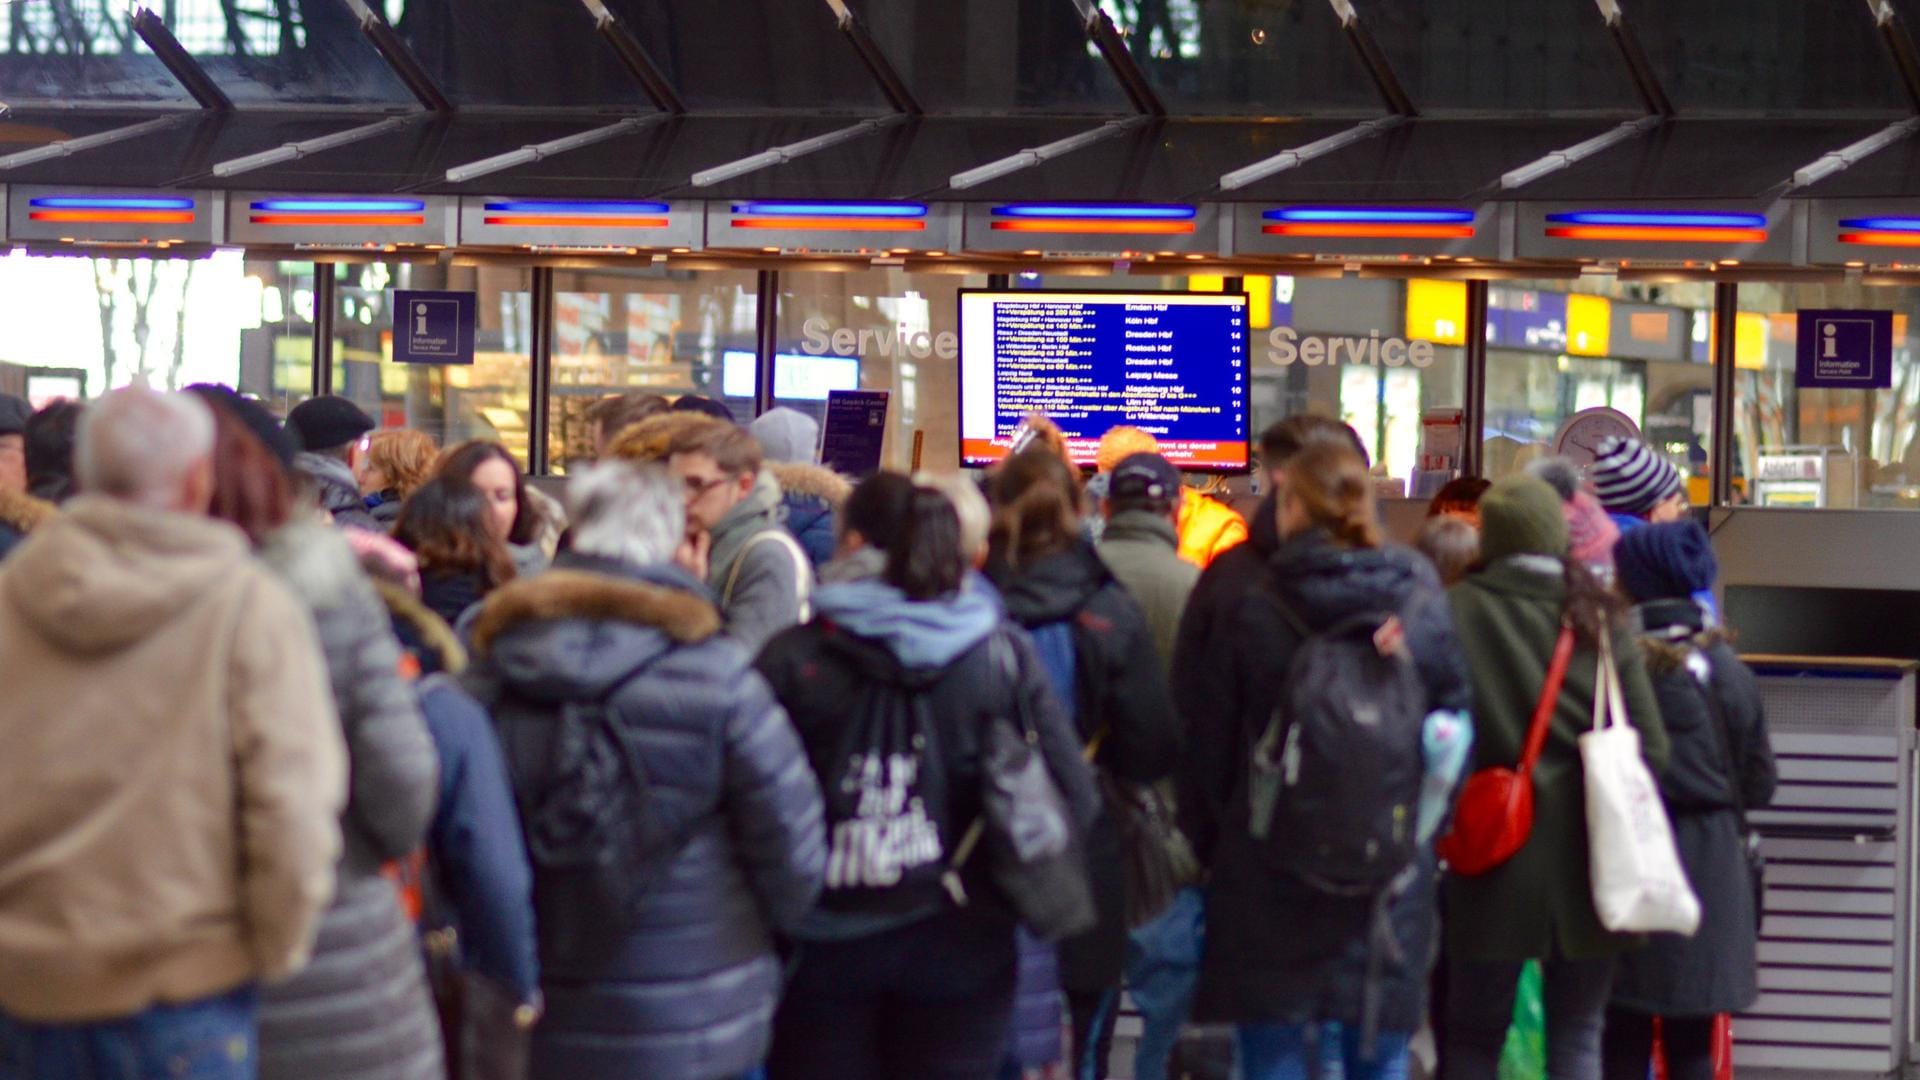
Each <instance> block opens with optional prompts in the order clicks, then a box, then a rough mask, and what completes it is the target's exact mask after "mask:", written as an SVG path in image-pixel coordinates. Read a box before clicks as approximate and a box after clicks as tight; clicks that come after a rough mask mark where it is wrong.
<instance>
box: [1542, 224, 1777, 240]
mask: <svg viewBox="0 0 1920 1080" xmlns="http://www.w3.org/2000/svg"><path fill="white" fill-rule="evenodd" d="M1547 235H1548V236H1553V237H1558V238H1560V239H1562V240H1632V241H1636V242H1649V243H1656V244H1658V243H1697V244H1715V243H1723V244H1760V243H1765V242H1766V239H1767V230H1765V229H1716V228H1698V227H1696V228H1679V229H1665V228H1649V227H1647V226H1645V225H1563V226H1557V227H1555V228H1550V229H1548V230H1547Z"/></svg>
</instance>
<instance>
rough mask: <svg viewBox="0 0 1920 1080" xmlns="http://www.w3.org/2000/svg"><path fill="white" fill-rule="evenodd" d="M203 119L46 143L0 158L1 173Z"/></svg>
mask: <svg viewBox="0 0 1920 1080" xmlns="http://www.w3.org/2000/svg"><path fill="white" fill-rule="evenodd" d="M203 115H204V114H202V113H176V114H174V115H173V116H162V117H160V118H159V119H157V120H145V121H142V122H140V123H138V124H128V125H127V126H126V127H118V128H114V129H113V130H111V131H102V132H98V133H96V134H93V135H82V136H80V137H79V138H77V139H65V140H62V141H60V142H56V143H48V144H47V145H45V146H36V147H34V148H33V149H31V150H20V151H16V152H15V153H11V154H8V155H6V156H5V157H0V170H5V169H18V168H21V167H23V166H27V165H33V164H35V163H37V162H42V161H52V160H53V159H54V158H63V157H72V156H73V155H75V154H79V153H83V152H85V151H88V150H94V149H98V148H99V147H102V146H111V145H113V144H114V143H119V142H125V141H127V140H128V139H137V138H140V137H141V136H143V135H152V134H153V133H155V132H157V131H165V130H166V129H168V128H171V127H176V126H178V125H180V124H183V123H186V122H187V121H189V120H199V119H202V117H203Z"/></svg>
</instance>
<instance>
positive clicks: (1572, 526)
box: [1560, 489, 1620, 566]
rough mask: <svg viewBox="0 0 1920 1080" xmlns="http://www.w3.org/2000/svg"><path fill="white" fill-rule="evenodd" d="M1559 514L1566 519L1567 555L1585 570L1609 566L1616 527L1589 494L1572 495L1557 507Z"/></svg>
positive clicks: (1581, 492) (1617, 529)
mask: <svg viewBox="0 0 1920 1080" xmlns="http://www.w3.org/2000/svg"><path fill="white" fill-rule="evenodd" d="M1560 510H1561V513H1563V514H1565V515H1566V517H1567V541H1568V543H1567V554H1568V555H1569V556H1570V557H1572V558H1574V559H1577V560H1579V561H1580V562H1583V563H1586V564H1587V565H1589V566H1596V565H1598V566H1612V565H1613V545H1614V544H1615V542H1617V541H1618V540H1619V539H1620V526H1618V525H1616V524H1614V521H1613V518H1611V517H1609V516H1608V515H1607V510H1606V507H1604V506H1601V505H1600V500H1599V499H1597V498H1595V497H1594V494H1593V492H1591V491H1587V490H1584V489H1582V490H1580V491H1576V492H1574V493H1573V498H1572V499H1569V500H1568V501H1566V502H1564V503H1561V504H1560Z"/></svg>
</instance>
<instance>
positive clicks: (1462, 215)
mask: <svg viewBox="0 0 1920 1080" xmlns="http://www.w3.org/2000/svg"><path fill="white" fill-rule="evenodd" d="M1260 216H1261V217H1263V218H1267V219H1269V220H1272V221H1324V222H1333V223H1337V224H1341V225H1353V224H1363V223H1365V224H1381V225H1471V224H1472V223H1473V211H1471V210H1424V209H1416V208H1413V207H1385V206H1289V207H1287V208H1285V209H1283V210H1268V211H1266V212H1265V213H1263V214H1261V215H1260Z"/></svg>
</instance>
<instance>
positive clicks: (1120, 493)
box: [1107, 454, 1180, 502]
mask: <svg viewBox="0 0 1920 1080" xmlns="http://www.w3.org/2000/svg"><path fill="white" fill-rule="evenodd" d="M1179 496H1180V470H1179V469H1176V468H1174V467H1173V462H1171V461H1168V460H1167V459H1166V458H1163V457H1161V456H1160V455H1159V454H1129V455H1127V456H1126V457H1124V458H1121V459H1120V464H1118V465H1116V466H1114V469H1113V479H1112V480H1110V481H1108V484H1107V498H1109V499H1165V500H1167V501H1169V502H1171V501H1172V500H1174V499H1176V498H1178V497H1179Z"/></svg>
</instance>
